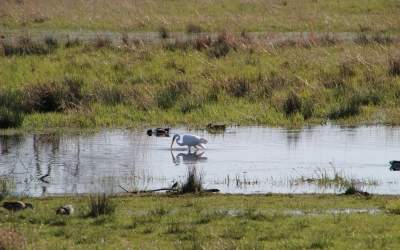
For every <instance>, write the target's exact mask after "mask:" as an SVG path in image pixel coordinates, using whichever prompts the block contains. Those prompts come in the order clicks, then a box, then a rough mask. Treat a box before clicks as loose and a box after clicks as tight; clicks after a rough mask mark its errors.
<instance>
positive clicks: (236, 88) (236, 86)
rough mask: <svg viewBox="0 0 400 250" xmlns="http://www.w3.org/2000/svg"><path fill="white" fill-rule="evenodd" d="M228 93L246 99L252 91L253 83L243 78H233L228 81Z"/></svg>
mask: <svg viewBox="0 0 400 250" xmlns="http://www.w3.org/2000/svg"><path fill="white" fill-rule="evenodd" d="M227 91H228V93H229V94H230V95H232V96H234V97H244V96H246V95H248V94H249V92H250V91H251V82H250V80H249V79H247V78H243V77H239V78H233V79H231V80H229V81H228V86H227Z"/></svg>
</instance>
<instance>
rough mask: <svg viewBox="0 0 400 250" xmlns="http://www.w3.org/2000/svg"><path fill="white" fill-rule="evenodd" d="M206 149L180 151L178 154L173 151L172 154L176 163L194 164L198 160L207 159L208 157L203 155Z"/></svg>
mask: <svg viewBox="0 0 400 250" xmlns="http://www.w3.org/2000/svg"><path fill="white" fill-rule="evenodd" d="M204 153H205V152H204V151H202V152H200V151H194V152H192V153H191V152H187V153H179V154H177V155H174V153H173V152H172V151H171V156H172V162H173V163H175V165H180V164H181V162H183V164H193V163H196V162H205V161H207V157H205V156H203V155H204Z"/></svg>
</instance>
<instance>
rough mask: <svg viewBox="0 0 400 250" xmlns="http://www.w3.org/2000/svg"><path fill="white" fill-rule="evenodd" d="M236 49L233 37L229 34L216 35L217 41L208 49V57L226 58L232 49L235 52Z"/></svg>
mask: <svg viewBox="0 0 400 250" xmlns="http://www.w3.org/2000/svg"><path fill="white" fill-rule="evenodd" d="M237 47H238V45H237V42H236V39H235V37H234V36H233V35H232V34H230V33H227V32H223V33H221V34H219V35H218V38H217V40H216V41H215V42H213V43H212V45H211V47H210V48H209V49H208V55H209V56H210V57H214V58H221V57H224V56H226V55H227V54H228V53H229V51H231V50H232V49H233V50H236V49H237Z"/></svg>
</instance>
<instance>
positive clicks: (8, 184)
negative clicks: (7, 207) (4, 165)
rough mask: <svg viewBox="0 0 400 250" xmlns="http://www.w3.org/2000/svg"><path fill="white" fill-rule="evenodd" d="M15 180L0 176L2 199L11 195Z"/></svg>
mask: <svg viewBox="0 0 400 250" xmlns="http://www.w3.org/2000/svg"><path fill="white" fill-rule="evenodd" d="M14 185H15V184H14V181H13V180H12V179H10V178H8V177H1V176H0V201H1V200H3V199H4V198H6V197H7V196H9V195H10V194H11V192H12V190H13V188H14Z"/></svg>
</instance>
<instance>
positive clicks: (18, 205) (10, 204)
mask: <svg viewBox="0 0 400 250" xmlns="http://www.w3.org/2000/svg"><path fill="white" fill-rule="evenodd" d="M2 207H3V208H5V209H7V210H8V211H13V212H16V211H19V210H24V209H27V208H30V209H33V205H32V204H31V203H25V202H22V201H6V202H3V206H2Z"/></svg>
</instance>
